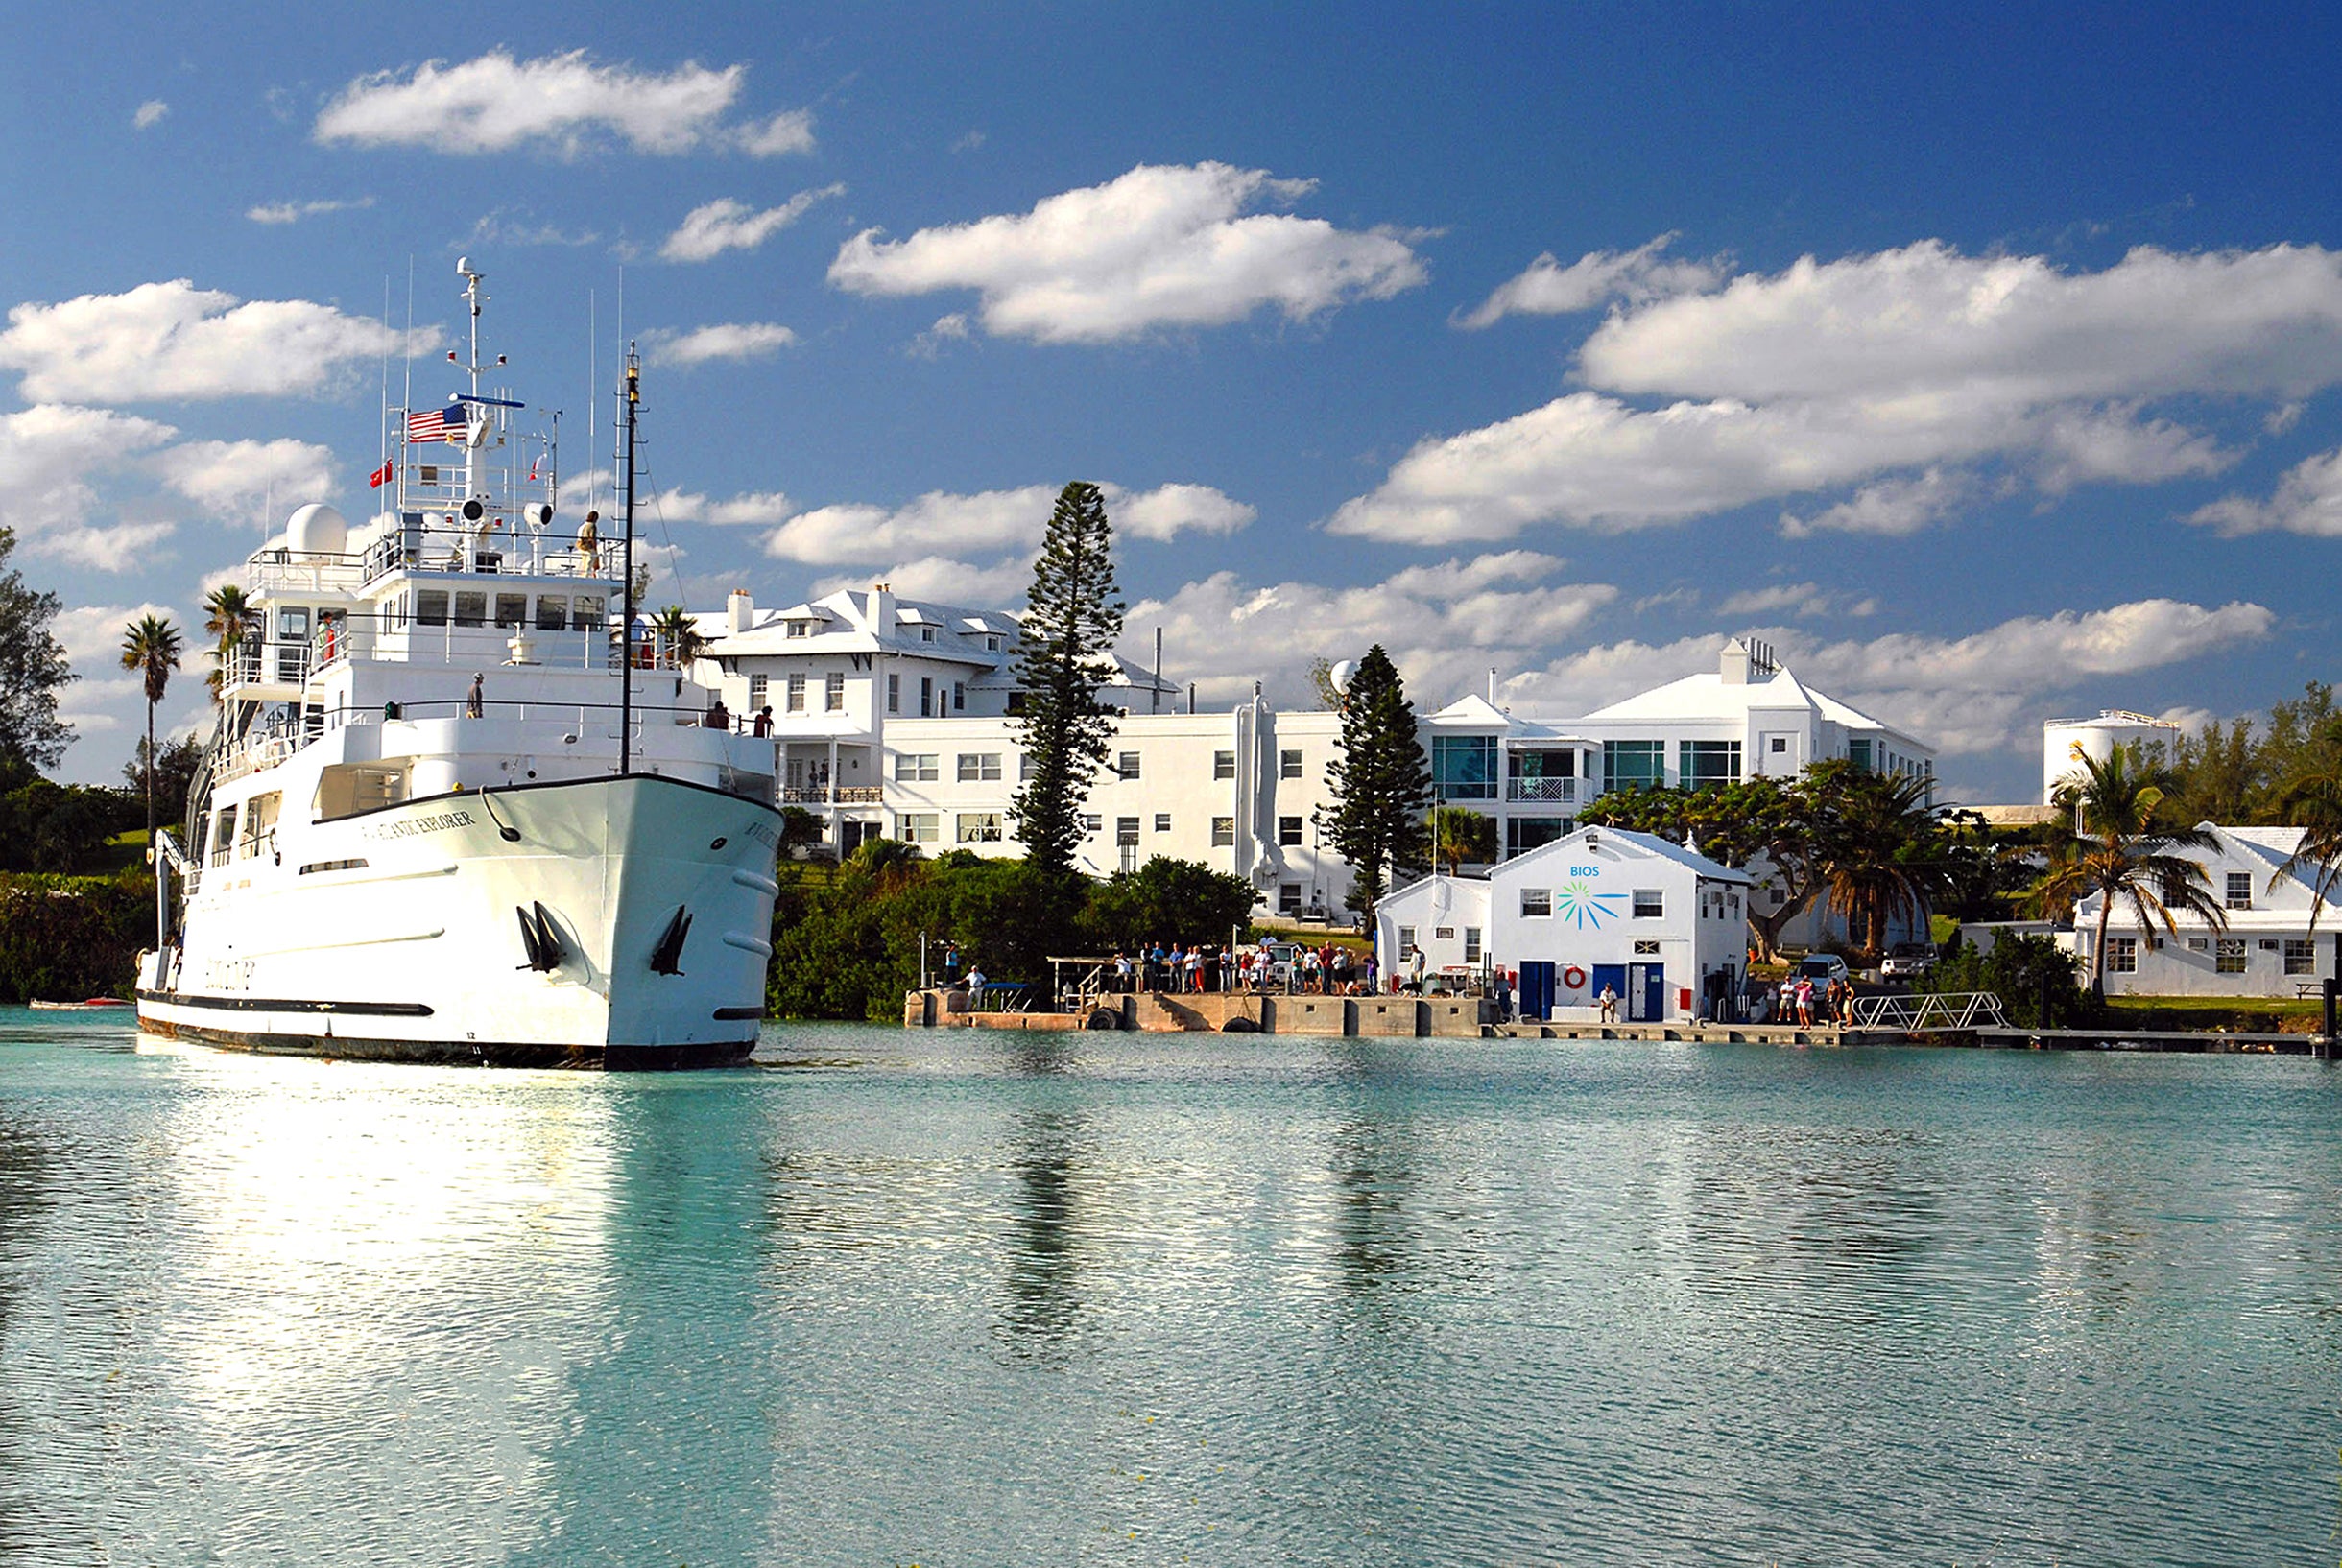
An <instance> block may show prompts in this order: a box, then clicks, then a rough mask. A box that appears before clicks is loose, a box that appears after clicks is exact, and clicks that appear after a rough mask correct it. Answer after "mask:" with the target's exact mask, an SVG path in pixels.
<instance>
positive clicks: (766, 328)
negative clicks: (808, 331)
mask: <svg viewBox="0 0 2342 1568" xmlns="http://www.w3.org/2000/svg"><path fill="white" fill-rule="evenodd" d="M796 342H797V334H796V333H794V332H792V331H790V330H789V329H788V328H787V327H785V326H782V325H781V324H780V323H779V322H777V321H718V322H715V323H714V324H712V325H709V326H700V327H693V328H692V329H691V330H690V331H688V332H669V331H651V332H646V333H644V334H643V335H642V344H643V352H644V353H645V354H646V355H647V356H648V357H649V358H650V361H651V363H652V364H654V365H674V366H690V365H705V364H706V363H707V362H708V361H709V360H717V359H763V358H765V357H766V356H768V355H771V354H777V353H778V352H780V350H782V349H783V348H786V347H788V346H789V345H790V344H794V343H796Z"/></svg>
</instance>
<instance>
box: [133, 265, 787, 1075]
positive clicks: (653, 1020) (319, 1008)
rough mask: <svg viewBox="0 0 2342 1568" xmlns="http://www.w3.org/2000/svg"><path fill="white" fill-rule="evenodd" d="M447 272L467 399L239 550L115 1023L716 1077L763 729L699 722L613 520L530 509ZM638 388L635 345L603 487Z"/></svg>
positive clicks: (756, 883)
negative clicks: (178, 823) (348, 504)
mask: <svg viewBox="0 0 2342 1568" xmlns="http://www.w3.org/2000/svg"><path fill="white" fill-rule="evenodd" d="M458 267H459V269H460V271H461V272H462V273H463V276H464V278H465V297H466V302H467V304H468V305H469V306H470V310H471V319H472V326H471V344H472V351H471V362H470V364H469V366H468V367H466V369H467V371H468V376H469V380H470V385H471V389H472V390H471V391H470V392H468V393H463V394H459V395H458V396H457V397H455V398H453V399H451V400H450V401H449V402H448V403H447V404H446V405H445V406H444V407H441V408H430V409H419V410H400V411H398V413H397V416H396V419H395V422H394V429H395V431H396V438H395V439H396V448H395V450H396V453H397V455H396V456H395V457H394V458H393V459H391V460H390V461H389V462H387V463H385V465H384V469H381V470H377V476H378V478H380V479H381V480H382V481H383V483H382V492H383V493H385V494H387V495H389V496H391V497H392V498H393V499H392V504H391V505H390V506H389V507H388V508H387V509H386V510H385V511H383V512H382V513H381V514H380V515H379V516H377V517H376V518H374V519H373V520H372V521H371V522H370V523H368V524H366V525H364V526H362V527H357V528H352V527H350V526H349V525H348V524H347V522H346V521H345V519H344V518H343V517H342V515H341V514H340V513H339V512H337V511H334V510H333V509H332V508H330V507H327V506H324V505H322V504H311V505H307V506H303V507H301V508H300V509H299V510H298V511H295V512H294V513H293V514H292V515H291V517H290V519H289V520H288V522H287V525H286V527H285V530H284V532H283V533H282V534H281V535H278V536H277V537H275V538H274V539H272V540H271V541H270V542H269V544H268V545H267V546H265V547H264V548H262V549H261V550H259V551H258V552H256V553H255V554H254V555H253V556H252V557H251V559H250V560H249V561H248V562H247V564H246V568H245V579H244V584H243V586H244V588H245V591H246V593H247V595H248V597H249V600H250V603H251V614H252V621H251V625H250V627H249V630H247V632H246V634H245V635H244V636H243V638H242V639H241V640H240V641H239V642H238V643H237V644H236V645H235V646H234V647H233V648H232V649H231V651H230V653H229V656H228V657H227V660H226V667H225V669H224V671H223V677H222V686H221V692H220V708H219V713H220V718H219V725H218V728H217V731H216V732H215V735H214V737H213V740H212V744H211V746H210V748H209V749H208V752H207V756H206V765H205V767H204V769H203V772H201V773H200V774H199V776H198V778H197V780H196V784H195V787H194V788H193V790H192V791H191V792H190V796H189V805H188V812H187V818H186V821H185V823H184V826H183V835H184V837H183V839H181V840H178V841H173V840H170V839H168V838H167V837H166V839H165V842H164V843H161V844H160V845H159V846H158V847H159V848H160V850H161V851H162V854H161V857H160V859H161V861H163V862H169V863H175V864H176V866H177V867H178V868H179V871H180V877H179V882H180V887H179V896H178V897H177V898H176V899H173V898H171V897H170V896H169V895H168V894H167V893H166V894H165V895H163V896H161V897H159V898H158V907H159V909H160V911H161V915H162V921H163V925H164V929H163V931H162V932H161V933H160V934H159V937H158V943H157V950H156V951H155V952H154V953H151V954H149V955H148V956H147V957H146V958H145V959H144V960H143V961H142V962H141V965H140V975H139V988H138V1010H139V1018H140V1021H141V1023H142V1024H143V1025H144V1026H145V1027H147V1028H149V1029H150V1030H154V1031H155V1032H158V1033H170V1034H179V1035H186V1036H191V1037H196V1038H201V1039H205V1040H210V1041H214V1042H217V1043H222V1044H227V1045H235V1046H243V1047H247V1048H251V1049H259V1050H270V1051H297V1052H307V1053H316V1054H324V1055H332V1056H342V1057H385V1058H396V1059H420V1060H449V1061H483V1062H494V1063H509V1064H522V1065H525V1064H575V1065H609V1066H649V1065H694V1064H702V1063H708V1062H722V1061H729V1060H738V1059H740V1058H742V1057H745V1056H746V1055H747V1053H748V1051H749V1050H750V1048H751V1047H752V1046H753V1044H754V1041H755V1034H756V1028H757V1023H758V1020H759V1019H760V1018H761V1016H762V1012H763V998H764V985H765V968H766V962H767V960H768V958H769V957H770V955H771V952H772V946H771V940H770V938H771V921H772V914H773V900H774V895H775V893H776V891H777V888H776V885H775V882H774V879H773V875H772V873H773V868H774V860H775V856H776V853H777V849H778V845H779V831H778V829H779V817H778V813H777V810H776V808H775V806H774V804H773V801H774V771H775V769H774V749H773V743H772V742H770V741H769V740H762V739H756V738H753V737H750V736H747V735H742V734H737V733H733V732H732V731H731V729H730V728H729V725H723V724H722V723H721V720H720V717H719V718H718V722H717V723H714V724H711V723H710V722H709V721H710V718H711V715H710V713H709V709H710V707H711V706H712V705H713V704H714V702H715V698H714V695H713V694H712V693H710V692H708V691H706V690H705V689H703V688H701V687H699V686H697V685H695V684H694V683H693V682H692V681H691V680H690V679H689V678H688V677H687V675H686V673H685V670H684V668H683V666H684V662H685V661H684V659H683V658H682V657H681V653H682V651H679V650H674V649H669V648H664V647H661V646H660V645H659V644H658V643H657V640H656V639H654V638H652V637H650V636H648V635H647V634H646V631H645V629H643V628H642V627H641V625H640V623H639V620H638V618H637V617H635V616H634V615H633V606H632V603H631V597H632V596H631V595H630V594H629V593H628V592H627V586H628V582H627V573H628V570H629V567H630V564H631V562H630V560H629V559H628V557H629V556H630V555H631V551H629V550H628V549H627V548H626V547H625V545H624V543H623V542H622V540H621V538H616V537H611V536H609V535H610V534H611V533H615V532H616V531H615V530H611V531H607V532H606V531H604V530H602V529H600V528H599V527H598V526H596V521H595V520H593V519H592V518H591V514H589V515H588V520H586V521H585V524H584V526H582V527H580V526H573V525H570V524H569V523H567V522H566V520H564V519H560V518H557V515H556V512H555V507H554V498H555V490H556V487H555V483H554V476H553V473H552V462H551V458H552V453H551V451H550V449H549V447H545V446H540V445H536V444H533V440H534V439H533V438H530V437H525V436H524V435H523V434H522V433H521V432H520V431H519V430H518V429H517V424H518V421H517V418H516V416H518V415H519V414H521V413H523V412H524V409H523V405H522V404H521V403H519V402H518V401H517V400H514V399H513V398H510V397H506V396H503V395H500V394H490V393H484V392H481V391H480V386H481V379H482V375H483V372H484V371H486V370H488V369H490V368H492V367H491V366H486V365H483V364H482V363H481V354H480V350H479V347H478V333H479V320H480V315H479V311H480V306H481V304H482V302H483V301H484V299H485V295H484V294H483V292H482V289H481V282H482V277H481V274H480V273H477V272H474V271H472V270H471V269H470V267H469V266H468V264H467V263H462V262H459V263H458ZM450 357H452V356H450ZM502 363H503V362H502V360H501V359H500V358H499V359H498V360H497V361H496V362H495V364H496V365H501V364H502ZM637 388H638V380H637V376H636V372H635V370H634V368H633V365H632V363H631V361H630V364H629V368H628V371H627V379H626V396H627V398H628V403H627V405H626V414H627V416H628V428H629V430H630V444H629V448H628V451H627V453H626V455H625V462H626V467H627V470H628V472H627V483H628V485H629V487H630V489H631V485H632V471H631V470H632V455H631V430H632V416H633V408H634V404H635V399H636V397H637ZM158 875H164V867H163V866H162V865H159V864H158Z"/></svg>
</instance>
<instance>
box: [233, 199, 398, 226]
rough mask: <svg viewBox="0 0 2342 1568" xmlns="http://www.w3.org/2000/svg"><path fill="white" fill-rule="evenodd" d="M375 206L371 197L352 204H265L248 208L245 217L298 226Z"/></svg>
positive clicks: (256, 220)
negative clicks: (310, 220) (330, 214)
mask: <svg viewBox="0 0 2342 1568" xmlns="http://www.w3.org/2000/svg"><path fill="white" fill-rule="evenodd" d="M373 204H374V199H373V198H372V197H370V196H361V197H359V198H358V199H357V200H355V201H351V202H262V203H261V204H260V205H258V206H252V207H246V208H245V209H244V216H245V217H247V218H249V219H251V221H252V222H253V223H255V224H298V223H299V222H300V221H301V220H302V219H303V218H317V217H322V216H323V215H324V214H326V213H328V212H355V211H359V210H362V209H364V208H366V207H370V206H372V205H373Z"/></svg>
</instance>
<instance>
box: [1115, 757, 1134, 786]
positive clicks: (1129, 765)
mask: <svg viewBox="0 0 2342 1568" xmlns="http://www.w3.org/2000/svg"><path fill="white" fill-rule="evenodd" d="M1114 772H1117V773H1120V774H1121V775H1122V776H1123V777H1124V778H1126V779H1132V778H1136V777H1137V776H1138V753H1137V752H1135V751H1125V752H1123V753H1122V754H1121V755H1119V756H1117V757H1116V758H1115V759H1114Z"/></svg>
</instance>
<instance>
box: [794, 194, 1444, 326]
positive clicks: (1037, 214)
mask: <svg viewBox="0 0 2342 1568" xmlns="http://www.w3.org/2000/svg"><path fill="white" fill-rule="evenodd" d="M1312 188H1313V186H1312V182H1311V181H1308V180H1297V179H1276V178H1271V177H1270V175H1269V173H1268V172H1267V171H1266V170H1262V169H1237V168H1233V167H1231V166H1230V165H1228V164H1225V163H1201V164H1196V165H1193V166H1165V165H1141V166H1139V167H1137V168H1135V169H1133V170H1132V171H1131V172H1130V173H1128V174H1126V175H1124V176H1122V177H1121V178H1118V179H1114V180H1111V181H1110V182H1108V183H1107V184H1104V185H1092V186H1087V187H1085V188H1083V189H1080V190H1071V191H1065V192H1062V193H1061V194H1059V195H1056V196H1052V197H1048V198H1046V199H1045V200H1043V201H1041V202H1039V203H1037V204H1036V205H1035V206H1034V208H1033V210H1032V211H1030V212H1027V213H1018V214H1004V215H997V216H993V217H989V218H982V219H978V220H977V221H975V222H974V223H968V224H955V225H947V226H942V227H937V228H924V229H920V231H919V232H917V233H915V234H913V235H912V236H911V237H910V238H909V239H906V240H883V239H880V238H879V237H878V232H879V231H878V230H876V229H869V230H865V231H864V232H862V233H860V234H858V235H856V236H854V238H852V239H850V240H848V242H847V243H846V244H845V245H844V246H843V247H842V248H841V249H839V251H838V254H837V259H836V260H835V261H833V262H832V263H831V264H830V268H829V281H830V282H832V283H834V284H836V285H837V286H838V287H840V288H842V289H847V290H849V291H851V292H853V293H855V294H865V295H920V294H931V293H934V292H937V291H939V290H951V289H973V290H976V291H977V292H978V293H979V295H980V296H981V297H982V308H981V309H980V311H979V312H978V317H979V319H980V320H981V321H982V322H983V325H984V328H985V330H986V331H988V332H991V333H992V334H994V335H995V336H1001V337H1019V338H1029V339H1032V340H1034V341H1036V342H1040V343H1108V342H1113V341H1116V340H1120V339H1126V338H1132V337H1136V336H1139V335H1141V334H1143V333H1145V332H1147V331H1149V330H1151V329H1154V328H1158V327H1187V326H1218V325H1224V324H1226V323H1228V322H1231V321H1241V320H1243V319H1244V318H1245V317H1247V316H1250V315H1251V314H1253V313H1254V312H1255V311H1256V310H1258V309H1260V308H1262V307H1263V306H1273V307H1275V308H1276V309H1278V310H1279V311H1281V312H1282V313H1283V314H1284V315H1285V317H1286V318H1287V319H1289V320H1292V321H1306V320H1308V319H1309V318H1311V317H1314V316H1316V315H1318V314H1320V313H1322V312H1324V311H1326V310H1330V309H1333V308H1334V307H1336V306H1338V305H1342V304H1346V303H1349V302H1350V301H1352V300H1356V299H1384V298H1388V297H1391V296H1392V295H1395V294H1398V292H1400V291H1401V290H1403V289H1409V288H1413V287H1415V286H1416V285H1417V284H1420V283H1422V281H1423V279H1424V276H1425V273H1424V271H1423V265H1422V261H1421V260H1420V259H1419V258H1418V257H1417V256H1416V254H1415V251H1414V249H1413V248H1412V246H1411V245H1410V244H1409V239H1410V238H1411V236H1406V235H1402V234H1400V233H1398V232H1396V231H1393V230H1389V229H1374V230H1368V231H1364V232H1359V231H1353V230H1347V229H1340V228H1336V227H1334V226H1332V225H1331V224H1329V223H1326V221H1325V220H1323V219H1318V218H1298V217H1295V216H1293V215H1291V214H1289V213H1273V212H1251V211H1248V210H1247V209H1248V208H1252V207H1255V206H1257V205H1260V204H1262V203H1264V202H1279V203H1285V202H1295V201H1298V200H1300V199H1301V198H1302V196H1304V195H1306V194H1308V192H1309V191H1310V190H1311V189H1312Z"/></svg>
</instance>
